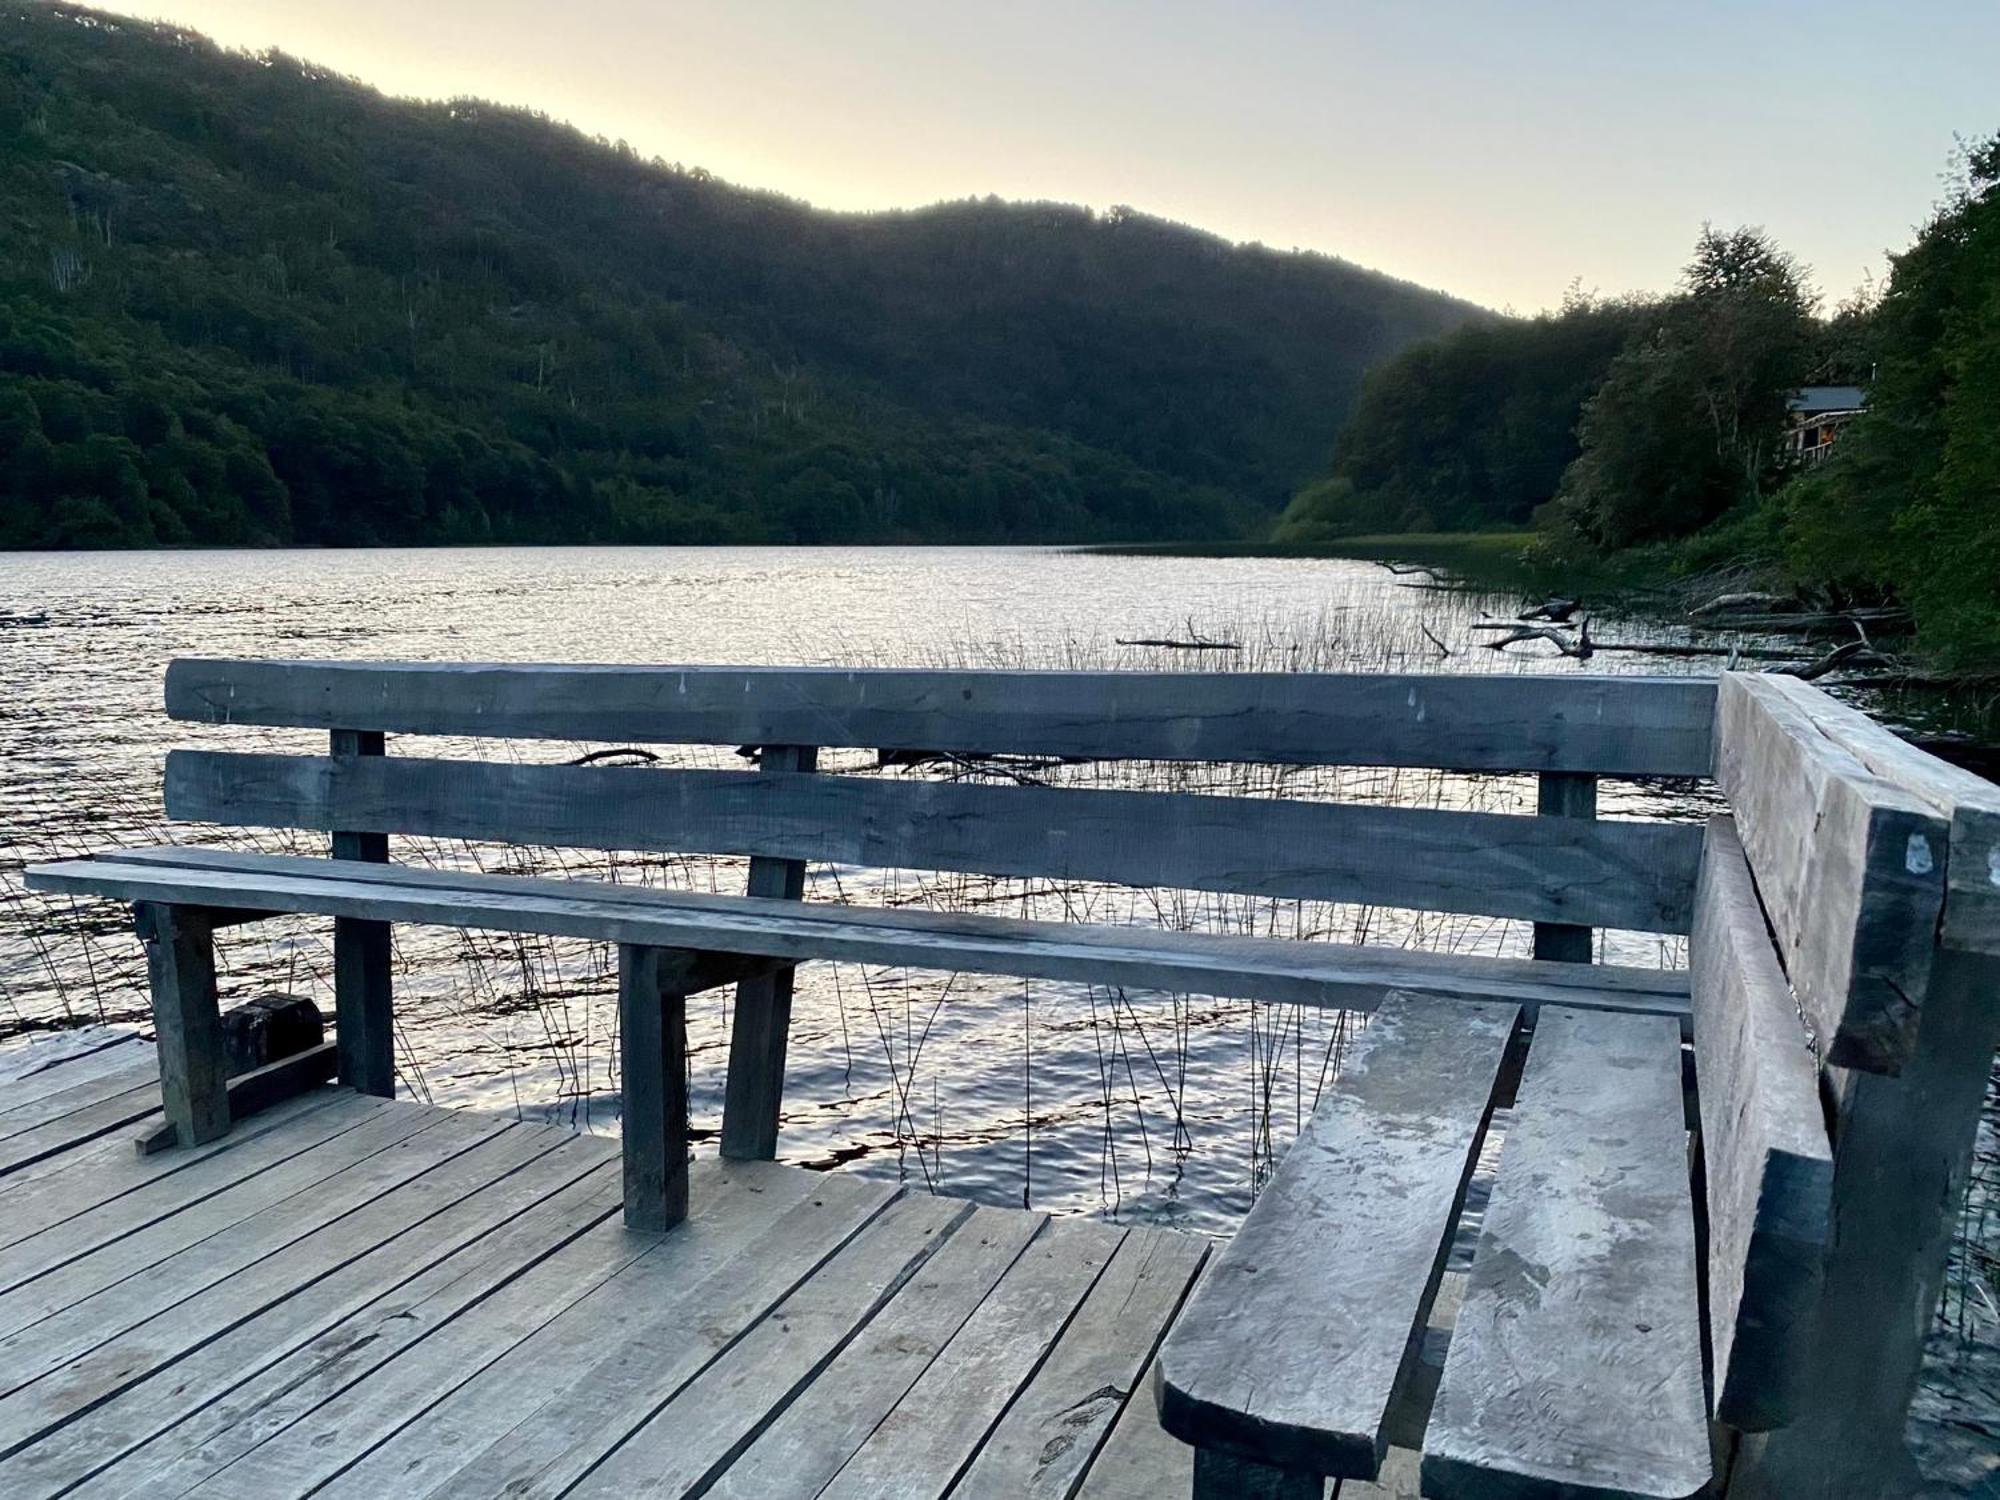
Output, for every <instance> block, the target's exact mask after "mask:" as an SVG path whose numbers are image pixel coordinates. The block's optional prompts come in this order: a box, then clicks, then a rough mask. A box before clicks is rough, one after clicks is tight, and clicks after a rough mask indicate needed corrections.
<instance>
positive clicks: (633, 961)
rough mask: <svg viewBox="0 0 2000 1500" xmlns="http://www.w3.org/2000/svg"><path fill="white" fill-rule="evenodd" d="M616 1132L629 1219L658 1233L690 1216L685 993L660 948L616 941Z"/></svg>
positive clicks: (635, 1225) (629, 1226) (629, 1224)
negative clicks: (668, 984) (663, 964)
mask: <svg viewBox="0 0 2000 1500" xmlns="http://www.w3.org/2000/svg"><path fill="white" fill-rule="evenodd" d="M618 1093H619V1099H620V1101H621V1103H622V1109H621V1112H620V1120H619V1134H620V1135H621V1137H622V1138H623V1142H624V1153H625V1227H626V1228H627V1229H641V1230H647V1231H650V1232H652V1233H655V1234H657V1233H661V1232H663V1231H665V1230H668V1229H671V1228H673V1227H674V1225H676V1224H678V1223H680V1221H681V1220H682V1219H685V1218H686V1217H687V1210H688V1098H687V997H686V996H685V995H683V994H681V993H679V992H678V991H675V990H669V989H667V988H665V987H663V986H662V984H661V981H660V953H659V950H658V949H657V948H639V947H634V946H633V945H631V944H630V943H625V944H621V945H620V946H619V949H618Z"/></svg>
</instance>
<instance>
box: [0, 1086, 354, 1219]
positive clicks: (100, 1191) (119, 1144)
mask: <svg viewBox="0 0 2000 1500" xmlns="http://www.w3.org/2000/svg"><path fill="white" fill-rule="evenodd" d="M340 1097H341V1095H340V1093H339V1092H338V1091H337V1090H334V1089H315V1090H314V1091H313V1092H311V1093H310V1094H301V1095H299V1096H298V1097H297V1098H295V1099H287V1100H285V1101H283V1102H282V1103H279V1104H274V1105H273V1106H271V1108H270V1109H268V1110H265V1111H263V1112H262V1113H260V1114H258V1115H256V1116H255V1117H254V1118H252V1119H249V1120H245V1121H243V1122H242V1123H241V1124H239V1125H238V1126H236V1128H235V1129H233V1130H231V1131H230V1132H229V1134H228V1135H226V1136H224V1137H222V1138H221V1139H220V1140H214V1141H205V1142H203V1143H202V1144H201V1145H199V1146H189V1147H187V1148H186V1149H184V1150H174V1151H156V1152H153V1153H152V1154H151V1155H144V1156H142V1155H140V1154H139V1153H138V1152H135V1151H134V1150H133V1149H132V1144H131V1142H130V1141H128V1140H125V1139H124V1138H122V1137H116V1136H114V1137H108V1138H101V1139H98V1140H95V1141H89V1142H86V1143H84V1144H82V1145H80V1146H77V1147H76V1148H75V1149H73V1150H71V1151H67V1152H64V1153H62V1154H61V1155H59V1156H53V1157H50V1158H49V1159H48V1160H47V1161H46V1162H45V1163H43V1165H44V1166H45V1167H46V1169H47V1170H45V1171H37V1170H35V1169H34V1168H29V1169H28V1170H27V1171H24V1172H22V1173H20V1174H19V1175H17V1176H13V1177H9V1178H8V1179H7V1182H6V1185H5V1187H4V1188H0V1192H4V1193H5V1195H6V1199H7V1217H6V1222H5V1223H4V1224H0V1250H5V1249H7V1248H8V1247H10V1246H13V1245H17V1244H19V1243H20V1242H21V1241H22V1240H25V1239H28V1238H29V1237H31V1236H33V1235H37V1234H40V1233H42V1232H43V1231H44V1230H47V1229H51V1228H53V1227H54V1226H56V1225H58V1224H63V1223H67V1222H68V1221H69V1220H71V1219H73V1218H75V1217H77V1216H78V1215H79V1214H85V1213H89V1212H90V1211H91V1210H93V1209H95V1208H98V1207H100V1206H102V1205H103V1204H106V1203H109V1202H111V1201H112V1200H113V1199H115V1198H120V1197H123V1196H124V1195H125V1194H127V1193H130V1192H133V1191H135V1190H137V1189H139V1188H143V1187H145V1186H146V1185H147V1184H149V1183H154V1182H158V1181H161V1180H162V1179H164V1178H168V1177H172V1176H173V1175H174V1174H176V1173H178V1172H182V1171H185V1170H186V1169H187V1168H189V1167H192V1166H194V1165H195V1164H196V1163H198V1162H203V1161H207V1160H208V1159H209V1158H210V1157H212V1156H216V1155H218V1154H220V1153H222V1152H224V1151H232V1150H235V1149H237V1148H238V1147H241V1146H243V1145H245V1144H246V1143H248V1142H250V1141H253V1140H256V1139H257V1138H258V1137H259V1136H262V1135H265V1134H267V1133H268V1132H270V1131H273V1130H277V1129H280V1128H284V1127H289V1126H290V1125H291V1123H292V1122H293V1121H294V1120H297V1119H299V1118H301V1117H303V1116H305V1115H308V1114H311V1113H312V1112H313V1111H315V1110H318V1109H323V1108H325V1107H326V1106H327V1105H329V1104H331V1103H333V1102H334V1101H335V1100H336V1099H338V1098H340Z"/></svg>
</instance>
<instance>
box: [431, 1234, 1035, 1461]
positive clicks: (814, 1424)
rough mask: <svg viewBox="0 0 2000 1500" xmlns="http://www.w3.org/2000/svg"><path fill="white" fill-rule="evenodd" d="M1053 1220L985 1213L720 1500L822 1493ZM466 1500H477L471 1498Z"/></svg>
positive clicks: (782, 1422)
mask: <svg viewBox="0 0 2000 1500" xmlns="http://www.w3.org/2000/svg"><path fill="white" fill-rule="evenodd" d="M1044 1222H1046V1221H1045V1220H1044V1219H1043V1217H1042V1216H1041V1215H1039V1214H1033V1213H1021V1212H1018V1211H1015V1210H1010V1209H998V1208H979V1209H975V1210H974V1211H973V1214H972V1216H971V1217H970V1218H969V1219H967V1220H966V1221H965V1222H964V1223H963V1224H961V1225H959V1226H958V1228H957V1229H956V1230H955V1231H954V1232H953V1234H952V1235H951V1238H950V1239H949V1240H947V1241H946V1242H945V1245H944V1247H943V1248H942V1249H941V1250H939V1251H938V1252H937V1254H936V1255H935V1256H934V1257H933V1258H932V1259H931V1260H929V1261H927V1262H926V1263H925V1265H924V1267H923V1270H922V1271H921V1273H920V1274H919V1275H917V1276H916V1277H915V1278H914V1279H913V1280H911V1281H910V1283H909V1284H908V1285H906V1286H905V1287H903V1289H902V1290H901V1291H900V1292H898V1293H897V1295H896V1297H895V1298H894V1300H892V1301H891V1302H890V1303H889V1305H888V1306H887V1307H886V1308H884V1309H883V1310H882V1311H881V1312H880V1313H879V1314H877V1315H876V1316H875V1317H874V1318H873V1319H872V1320H871V1321H870V1322H869V1323H868V1325H867V1326H866V1327H865V1328H863V1329H862V1330H861V1332H860V1334H859V1336H857V1337H856V1338H855V1339H854V1340H853V1341H852V1342H851V1343H849V1344H848V1345H847V1346H846V1347H845V1348H844V1349H842V1350H841V1351H840V1353H839V1354H838V1355H837V1356H836V1357H835V1358H834V1360H833V1362H832V1363H831V1364H829V1365H828V1366H827V1367H826V1369H825V1370H824V1371H822V1372H821V1373H820V1375H819V1377H818V1378H817V1379H815V1380H814V1381H813V1382H812V1384H811V1385H810V1386H808V1387H807V1388H806V1389H805V1391H803V1392H802V1393H801V1394H800V1395H799V1397H798V1398H797V1399H796V1400H795V1401H794V1402H793V1403H792V1404H791V1406H790V1407H788V1408H787V1409H786V1411H785V1412H784V1414H783V1415H782V1416H780V1417H779V1418H778V1419H777V1420H776V1421H774V1422H772V1423H771V1424H770V1425H769V1426H768V1427H766V1428H765V1429H764V1432H763V1433H762V1435H761V1436H759V1437H758V1439H757V1440H756V1441H755V1442H754V1443H752V1444H751V1445H750V1447H749V1448H748V1449H747V1450H746V1451H745V1452H744V1453H743V1454H742V1456H740V1457H739V1458H737V1459H736V1460H735V1462H733V1463H732V1464H730V1465H729V1467H728V1469H727V1470H726V1471H724V1473H723V1474H722V1475H721V1476H720V1477H719V1478H718V1479H717V1480H716V1482H715V1485H714V1487H713V1488H712V1489H711V1490H710V1491H709V1493H710V1495H711V1496H713V1497H714V1500H764V1497H767V1496H770V1495H773V1494H779V1493H784V1492H786V1491H787V1490H792V1491H795V1492H797V1493H803V1494H817V1493H818V1492H819V1490H820V1489H821V1488H823V1487H824V1486H825V1485H826V1484H827V1483H828V1481H830V1480H831V1479H832V1478H833V1476H834V1475H835V1474H837V1473H839V1472H840V1469H841V1466H842V1465H843V1464H845V1463H846V1462H847V1461H848V1459H850V1458H851V1457H853V1456H854V1453H855V1451H856V1450H857V1449H858V1448H860V1446H861V1445H862V1444H863V1443H865V1442H866V1441H867V1440H868V1437H869V1434H871V1433H872V1432H874V1431H875V1429H876V1428H877V1427H878V1426H879V1425H880V1424H881V1422H882V1419H883V1418H884V1417H886V1416H887V1415H888V1414H889V1413H890V1412H891V1411H893V1410H894V1409H895V1408H896V1405H897V1403H898V1402H900V1401H901V1400H902V1399H903V1398H904V1396H905V1395H907V1394H908V1393H909V1390H910V1387H911V1386H913V1385H915V1384H916V1382H917V1379H918V1377H920V1376H921V1375H922V1374H923V1372H924V1371H925V1370H926V1369H928V1368H929V1367H930V1365H931V1363H932V1361H933V1360H935V1359H936V1358H937V1356H938V1354H939V1352H940V1351H941V1350H943V1348H944V1347H945V1345H946V1344H948V1343H950V1341H951V1340H952V1338H953V1337H954V1336H956V1335H957V1333H958V1331H959V1329H960V1328H961V1327H963V1326H964V1324H965V1320H966V1319H967V1318H969V1317H970V1316H971V1315H972V1313H973V1311H974V1310H975V1309H976V1308H977V1307H978V1306H979V1305H980V1304H981V1303H982V1302H984V1301H985V1299H986V1297H987V1295H988V1293H989V1292H991V1291H992V1289H993V1287H994V1286H995V1285H996V1284H997V1283H998V1282H999V1280H1000V1278H1001V1277H1002V1276H1004V1275H1005V1274H1006V1273H1007V1271H1008V1270H1009V1268H1011V1267H1012V1266H1013V1265H1014V1263H1015V1262H1016V1261H1017V1260H1018V1259H1019V1258H1020V1256H1021V1253H1022V1252H1023V1251H1024V1250H1025V1249H1026V1248H1027V1246H1028V1244H1029V1243H1030V1242H1031V1241H1032V1240H1033V1239H1034V1237H1035V1235H1036V1234H1037V1233H1038V1232H1039V1231H1040V1230H1041V1228H1042V1225H1043V1224H1044ZM461 1500H472V1497H471V1496H470V1495H467V1496H464V1497H461Z"/></svg>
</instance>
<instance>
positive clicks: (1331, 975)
mask: <svg viewBox="0 0 2000 1500" xmlns="http://www.w3.org/2000/svg"><path fill="white" fill-rule="evenodd" d="M26 879H27V883H28V885H29V886H30V887H31V888H32V889H36V890H59V891H67V892H71V893H77V894H94V895H105V896H112V897H116V898H118V899H130V898H131V897H132V896H133V895H134V894H135V893H137V894H140V895H147V894H152V895H160V896H174V897H177V898H189V897H193V896H200V895H214V894H216V893H218V892H227V893H228V894H229V896H230V898H231V899H233V900H238V901H244V902H252V903H255V904H257V905H260V906H263V907H265V908H267V909H271V910H277V911H302V912H320V913H323V914H327V915H334V916H339V915H354V916H367V917H385V918H393V919H394V920H396V921H403V922H418V923H425V922H430V923H437V924H440V925H444V926H451V927H484V928H496V929H499V930H503V931H516V932H540V933H547V934H550V935H552V936H567V937H586V938H595V939H599V940H603V941H611V942H629V943H637V944H644V945H649V946H661V947H671V948H683V947H686V948H706V949H710V950H717V951H723V952H732V953H745V954H757V955H764V956H768V957H774V958H783V959H788V960H804V959H815V958H818V959H845V960H849V961H852V962H859V963H874V964H906V965H909V966H911V967H914V968H928V969H946V970H966V971H969V972H973V973H992V974H1014V975H1025V976H1030V977H1034V978H1042V979H1081V980H1088V981H1094V982H1096V983H1101V984H1123V985H1125V986H1127V987H1128V988H1132V989H1157V990H1168V991H1174V992H1188V993H1196V994H1205V995H1218V996H1225V997H1232V998H1241V999H1249V1000H1272V1001H1283V1002H1287V1003H1290V1004H1297V1005H1315V1006H1329V1005H1330V1006H1338V1007H1345V1008H1348V1009H1356V1010H1370V1009H1373V1008H1374V1007H1375V1006H1376V1005H1377V1004H1379V1003H1380V1001H1381V998H1382V996H1383V995H1384V994H1385V993H1387V992H1388V991H1390V990H1395V989H1402V990H1408V991H1412V992H1421V993H1426V994H1439V995H1446V996H1452V995H1458V996H1464V997H1466V998H1479V999H1494V1000H1507V1001H1516V1002H1519V1003H1521V1004H1524V1005H1528V1006H1536V1005H1545V1004H1567V1005H1578V1006H1586V1007H1603V1008H1609V1009H1620V1010H1636V1011H1641V1012H1645V1013H1648V1014H1664V1015H1672V1016H1675V1017H1678V1018H1685V1017H1687V1015H1688V1014H1689V1011H1688V1000H1687V976H1686V974H1685V973H1684V972H1682V971H1677V970H1659V969H1632V968H1617V967H1612V966H1610V965H1602V964H1598V965H1589V966H1586V965H1583V964H1552V963H1541V962H1536V961H1533V960H1525V959H1490V958H1481V957H1464V956H1459V955H1454V954H1445V953H1432V952H1424V951H1406V950H1399V949H1387V948H1379V947H1365V946H1355V945H1348V944H1341V943H1304V942H1295V941H1290V940H1286V939H1260V938H1239V937H1227V936H1219V935H1214V934H1209V933H1184V932H1172V931H1164V930H1163V931H1149V930H1146V929H1141V928H1133V927H1097V926H1091V925H1088V924H1082V923H1066V922H1031V921H1023V920H1017V919H1013V918H1006V917H992V916H987V915H984V914H981V913H977V912H929V911H916V910H911V909H899V910H895V911H882V910H869V909H865V908H859V907H851V906H833V905H819V904H815V903H811V902H804V903H799V904H796V905H794V904H792V903H785V902H772V901H760V900H755V899H752V898H749V897H735V896H717V895H710V894H706V893H701V892H688V891H672V892H665V891H653V890H641V889H638V888H635V887H631V886H615V885H612V884H610V883H608V882H603V881H586V880H563V881H552V880H533V879H522V878H520V877H515V876H505V875H460V874H455V873H451V874H448V873H446V872H443V871H435V870H415V869H408V868H405V867H401V866H394V865H391V866H385V867H383V868H381V869H370V870H369V871H368V872H367V879H366V880H362V879H358V878H355V872H352V871H349V870H346V869H343V868H341V867H339V866H336V865H333V864H332V862H330V861H325V860H315V859H297V858H285V857H283V856H273V855H247V854H221V853H216V852H211V851H204V850H189V849H184V848H175V847H168V848H164V849H157V850H140V851H130V852H128V853H126V854H123V855H120V856H119V857H118V858H116V859H110V858H104V859H90V860H71V861H66V862H63V863H61V864H50V865H36V866H32V867H31V868H30V869H29V870H28V871H27V874H26Z"/></svg>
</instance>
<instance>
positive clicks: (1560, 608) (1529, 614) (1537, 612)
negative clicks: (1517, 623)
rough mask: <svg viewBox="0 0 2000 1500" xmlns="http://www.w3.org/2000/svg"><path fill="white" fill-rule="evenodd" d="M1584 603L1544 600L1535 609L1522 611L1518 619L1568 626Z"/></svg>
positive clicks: (1566, 600) (1568, 600) (1579, 600)
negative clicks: (1571, 618)
mask: <svg viewBox="0 0 2000 1500" xmlns="http://www.w3.org/2000/svg"><path fill="white" fill-rule="evenodd" d="M1582 603H1583V601H1582V600H1581V599H1544V600H1543V601H1542V602H1541V603H1540V604H1537V605H1536V606H1535V607H1534V608H1533V609H1524V610H1522V611H1521V613H1520V615H1519V616H1518V618H1520V619H1523V620H1547V621H1548V622H1549V623H1550V624H1551V625H1567V624H1569V617H1570V616H1571V615H1573V614H1575V613H1576V612H1577V610H1578V608H1579V607H1581V605H1582Z"/></svg>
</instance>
